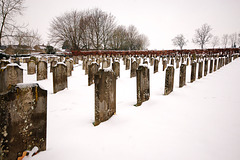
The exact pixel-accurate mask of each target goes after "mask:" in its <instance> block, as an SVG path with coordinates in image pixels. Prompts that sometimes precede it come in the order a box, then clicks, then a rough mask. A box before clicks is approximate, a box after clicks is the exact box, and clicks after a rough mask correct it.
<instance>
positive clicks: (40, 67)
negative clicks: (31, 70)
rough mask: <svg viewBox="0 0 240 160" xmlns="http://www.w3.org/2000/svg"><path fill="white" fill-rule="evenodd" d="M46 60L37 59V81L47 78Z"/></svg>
mask: <svg viewBox="0 0 240 160" xmlns="http://www.w3.org/2000/svg"><path fill="white" fill-rule="evenodd" d="M47 75H48V74H47V62H45V61H39V62H38V64H37V81H39V80H44V79H47Z"/></svg>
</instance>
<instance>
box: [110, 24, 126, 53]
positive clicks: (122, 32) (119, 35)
mask: <svg viewBox="0 0 240 160" xmlns="http://www.w3.org/2000/svg"><path fill="white" fill-rule="evenodd" d="M126 41H127V29H126V27H124V26H117V27H116V28H115V29H114V31H113V33H112V35H111V40H110V48H111V49H114V50H126V49H128V48H127V44H126Z"/></svg>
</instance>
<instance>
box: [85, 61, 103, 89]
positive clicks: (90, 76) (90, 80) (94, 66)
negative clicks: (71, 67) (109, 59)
mask: <svg viewBox="0 0 240 160" xmlns="http://www.w3.org/2000/svg"><path fill="white" fill-rule="evenodd" d="M99 67H100V66H99V65H98V64H97V63H92V64H90V65H89V66H88V86H90V85H91V84H93V83H94V76H95V74H96V73H97V72H98V69H99Z"/></svg>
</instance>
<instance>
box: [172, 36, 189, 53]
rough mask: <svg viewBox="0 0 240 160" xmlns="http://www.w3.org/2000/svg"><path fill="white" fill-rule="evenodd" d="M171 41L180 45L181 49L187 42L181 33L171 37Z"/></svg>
mask: <svg viewBox="0 0 240 160" xmlns="http://www.w3.org/2000/svg"><path fill="white" fill-rule="evenodd" d="M172 42H173V45H174V46H176V47H180V50H182V48H183V46H185V45H186V44H187V40H185V37H184V36H183V35H182V34H179V35H177V36H176V37H175V38H173V39H172Z"/></svg>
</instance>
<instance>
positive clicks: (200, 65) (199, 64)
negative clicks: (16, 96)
mask: <svg viewBox="0 0 240 160" xmlns="http://www.w3.org/2000/svg"><path fill="white" fill-rule="evenodd" d="M202 71H203V61H202V60H200V61H199V63H198V79H201V78H202Z"/></svg>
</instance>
